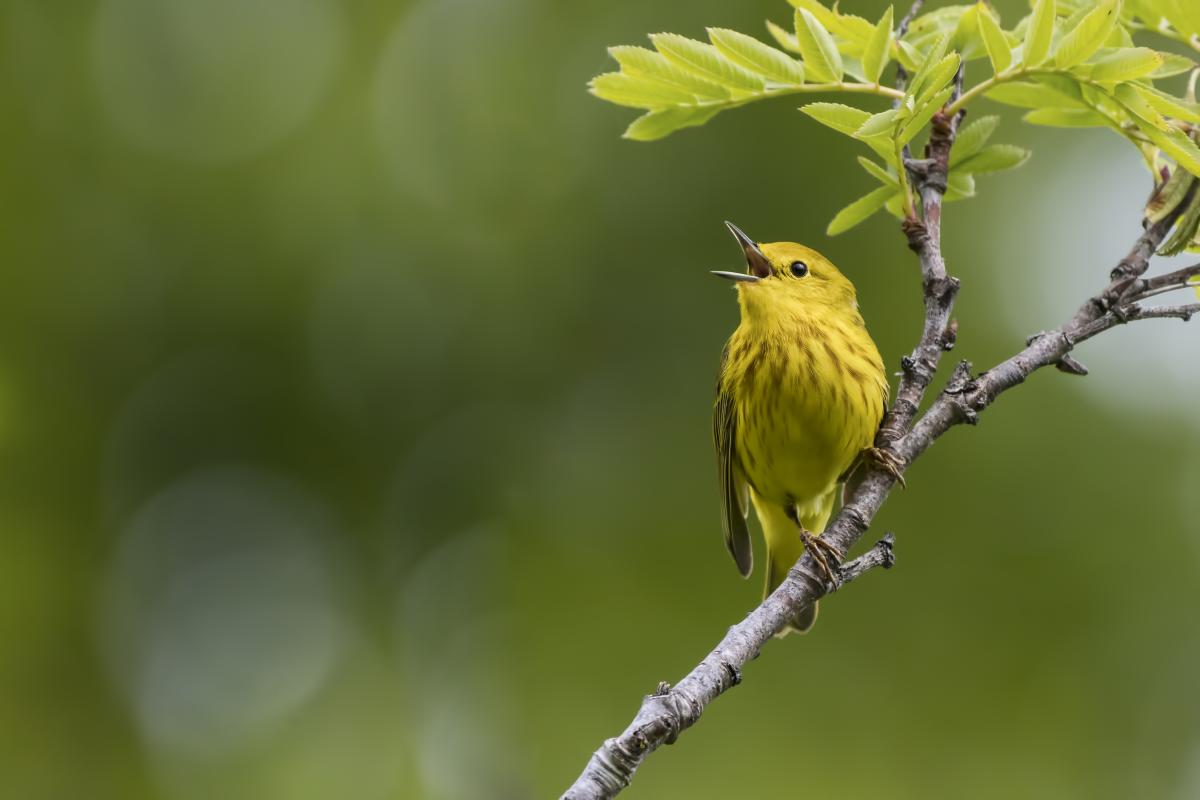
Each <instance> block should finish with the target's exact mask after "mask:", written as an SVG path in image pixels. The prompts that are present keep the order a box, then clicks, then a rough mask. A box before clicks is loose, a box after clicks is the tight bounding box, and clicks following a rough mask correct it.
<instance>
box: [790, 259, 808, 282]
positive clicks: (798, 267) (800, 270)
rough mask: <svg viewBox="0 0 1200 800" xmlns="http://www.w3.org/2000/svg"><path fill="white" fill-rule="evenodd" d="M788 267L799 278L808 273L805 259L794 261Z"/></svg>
mask: <svg viewBox="0 0 1200 800" xmlns="http://www.w3.org/2000/svg"><path fill="white" fill-rule="evenodd" d="M788 269H790V270H791V271H792V274H793V275H795V276H796V277H797V278H803V277H804V276H805V275H807V274H808V264H805V263H804V262H803V261H793V262H792V265H791V266H790V267H788Z"/></svg>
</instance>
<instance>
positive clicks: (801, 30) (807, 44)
mask: <svg viewBox="0 0 1200 800" xmlns="http://www.w3.org/2000/svg"><path fill="white" fill-rule="evenodd" d="M796 42H797V43H798V44H799V45H800V54H801V55H802V56H803V57H804V66H805V68H806V69H807V70H808V77H809V80H811V81H813V82H814V83H837V82H838V81H840V80H841V79H842V56H841V54H840V53H838V49H837V46H836V45H835V44H834V43H833V37H831V36H830V35H829V31H827V30H825V26H823V25H822V24H821V23H820V22H818V21H817V18H816V17H814V16H813V15H812V12H811V11H809V10H808V9H807V8H798V9H796Z"/></svg>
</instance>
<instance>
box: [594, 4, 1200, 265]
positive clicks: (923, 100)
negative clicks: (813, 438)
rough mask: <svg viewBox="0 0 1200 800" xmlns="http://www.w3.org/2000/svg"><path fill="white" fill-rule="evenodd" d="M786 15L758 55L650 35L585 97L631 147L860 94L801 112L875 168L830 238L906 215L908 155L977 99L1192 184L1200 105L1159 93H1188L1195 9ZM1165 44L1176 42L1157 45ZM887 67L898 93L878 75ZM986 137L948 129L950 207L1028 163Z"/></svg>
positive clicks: (719, 40) (971, 129) (1197, 33)
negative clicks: (1095, 138) (984, 180)
mask: <svg viewBox="0 0 1200 800" xmlns="http://www.w3.org/2000/svg"><path fill="white" fill-rule="evenodd" d="M788 2H789V3H790V4H791V6H792V15H791V19H790V20H789V23H790V24H788V25H786V26H785V25H779V24H776V23H775V22H767V34H769V36H767V37H764V39H765V41H764V39H760V38H758V37H755V36H749V35H747V34H744V33H741V32H738V31H734V30H730V29H728V28H718V27H713V28H708V29H706V30H707V36H708V40H707V41H701V40H697V39H691V38H688V37H686V36H681V35H678V34H673V33H660V34H654V35H652V36H650V42H651V45H652V49H650V48H645V47H614V48H611V49H610V51H609V52H610V53H611V54H612V56H613V58H614V59H615V60H616V62H617V64H618V65H619V70H618V71H616V72H610V73H606V74H604V75H599V76H597V77H596V78H594V79H593V80H592V82H591V84H590V90H591V92H592V93H593V94H595V95H596V96H598V97H600V98H602V99H604V100H607V101H609V102H612V103H615V104H618V105H624V106H629V107H633V108H638V109H642V110H643V111H644V112H645V113H644V115H643V116H641V117H639V118H638V119H637V120H636V121H634V123H633V124H632V125H630V126H629V128H628V130H626V132H625V135H626V136H627V137H628V138H630V139H636V140H643V141H645V140H650V139H658V138H661V137H663V136H666V135H668V134H670V133H672V132H674V131H676V130H679V129H681V128H686V127H693V126H698V125H702V124H704V123H706V122H707V121H708V120H710V119H711V118H712V117H713V116H715V115H716V114H717V113H719V112H720V111H723V110H726V109H730V108H735V107H738V106H742V105H745V104H747V103H750V102H756V101H758V100H762V99H768V98H771V97H777V96H779V95H792V94H804V93H817V94H841V95H858V97H857V98H856V99H854V100H852V101H850V102H834V101H831V100H828V99H826V98H820V99H819V100H818V102H810V103H808V104H806V105H803V106H802V110H803V111H804V112H805V113H806V114H807V115H808V116H809V117H811V118H812V119H814V120H816V121H818V122H820V123H822V124H824V125H825V126H827V127H829V128H832V129H833V130H835V131H837V132H838V133H840V134H842V135H845V136H849V137H851V138H853V139H854V140H856V141H858V142H860V143H862V144H863V145H865V146H866V147H867V148H869V150H870V152H871V153H872V154H873V158H872V159H870V160H868V159H862V160H860V163H861V164H862V165H863V168H864V169H865V170H866V171H867V173H868V174H869V175H870V176H871V177H872V178H873V179H874V180H876V181H877V182H878V183H879V185H878V186H877V187H876V188H875V189H873V190H872V191H871V192H869V193H868V194H866V195H865V196H863V197H861V198H859V199H858V200H856V201H854V202H853V203H851V204H850V205H848V206H847V207H846V208H844V209H843V210H842V211H841V212H839V213H838V214H837V216H836V217H835V218H834V220H833V222H832V223H831V224H830V233H839V232H841V231H843V230H848V229H849V228H851V227H853V226H854V225H856V224H858V223H859V222H861V221H863V220H864V219H867V218H868V217H870V216H871V214H874V213H875V212H877V211H879V210H880V209H881V208H882V209H886V210H888V211H889V212H891V213H893V214H905V213H912V210H913V205H914V199H913V196H912V191H911V189H910V187H909V182H908V176H907V172H906V170H905V169H903V168H902V163H903V162H904V158H905V157H906V154H907V153H908V152H909V151H910V150H915V148H916V147H918V146H919V142H920V141H921V137H922V136H923V134H924V132H925V131H927V130H928V129H929V127H930V125H931V123H932V121H933V120H934V119H935V117H937V116H938V114H939V112H942V116H941V117H939V119H941V120H942V122H941V123H939V124H950V121H951V120H955V119H958V112H960V111H963V110H965V109H966V108H967V107H968V106H969V105H971V104H973V103H975V102H976V101H977V100H979V99H982V98H987V99H990V100H993V101H996V102H1000V103H1004V104H1008V105H1014V106H1018V107H1021V108H1024V109H1025V110H1026V113H1025V116H1024V119H1025V121H1026V122H1029V123H1031V124H1034V125H1045V126H1052V127H1058V128H1066V129H1072V128H1087V127H1095V128H1107V129H1109V130H1112V131H1114V132H1116V133H1117V134H1119V135H1121V136H1123V137H1124V138H1126V139H1128V140H1129V141H1130V142H1131V143H1133V144H1134V145H1135V146H1136V147H1137V149H1138V152H1139V153H1140V154H1141V155H1142V156H1143V158H1144V160H1145V161H1146V164H1147V166H1148V167H1150V169H1151V170H1152V172H1153V173H1154V175H1155V178H1156V180H1158V179H1159V178H1160V173H1161V172H1162V171H1163V170H1164V169H1165V170H1166V171H1167V172H1171V173H1176V174H1179V173H1180V170H1182V171H1183V172H1186V173H1187V174H1189V175H1192V176H1197V177H1198V178H1200V146H1197V140H1198V139H1200V134H1197V131H1198V130H1200V104H1198V103H1197V102H1196V98H1195V96H1194V94H1193V91H1194V90H1193V89H1189V90H1188V91H1187V92H1186V93H1183V94H1181V93H1180V91H1179V89H1178V86H1179V85H1180V84H1182V83H1183V82H1184V81H1183V79H1182V78H1180V79H1178V80H1179V83H1176V84H1175V85H1174V86H1172V84H1166V83H1161V81H1163V79H1168V78H1172V77H1174V76H1180V75H1182V74H1184V73H1188V72H1191V73H1192V75H1191V79H1190V81H1188V83H1189V85H1190V86H1192V87H1194V86H1195V84H1196V83H1197V76H1200V69H1198V65H1197V63H1196V58H1200V0H1029V4H1030V10H1029V13H1028V14H1027V15H1026V16H1025V17H1024V18H1021V19H1016V20H1009V21H1008V22H1007V23H1006V21H1005V20H1004V19H1003V18H1002V17H1001V16H1000V15H999V14H998V13H997V11H996V8H995V6H994V5H993V4H992V3H991V2H989V0H977V1H976V2H973V3H969V4H961V5H960V4H952V5H946V6H942V7H939V8H933V9H930V10H928V11H926V12H925V13H922V14H919V15H918V16H917V17H916V18H915V19H912V20H910V21H909V25H908V26H907V29H906V30H905V31H903V32H901V31H899V30H898V29H897V28H896V25H897V20H896V13H895V10H894V8H891V7H889V8H887V9H886V10H885V11H884V13H883V14H882V15H881V16H880V18H879V19H878V20H875V21H872V20H868V19H865V18H863V17H860V16H857V15H855V14H851V13H846V12H843V11H842V10H841V9H840V8H839V7H838V5H837V4H836V3H833V4H829V5H827V4H826V3H824V2H822V1H821V0H788ZM1164 38H1165V39H1168V40H1170V41H1171V42H1173V44H1171V45H1169V46H1166V47H1164V46H1163V45H1162V43H1161V40H1162V39H1164ZM1186 53H1191V54H1192V56H1195V58H1194V57H1192V56H1189V55H1187V54H1186ZM893 61H894V62H896V63H897V65H898V67H903V70H904V75H903V78H904V80H900V81H897V80H895V79H894V78H889V77H888V76H889V72H888V67H889V65H890V64H891V63H892V62H893ZM972 62H974V63H972ZM968 65H970V68H969V69H966V67H967V66H968ZM964 70H965V71H964ZM964 77H965V78H967V79H969V81H968V82H967V83H966V84H965V85H964ZM814 99H818V98H814ZM844 99H845V98H839V100H844ZM997 123H998V119H997V118H996V117H987V116H985V117H982V118H979V119H975V120H974V121H973V122H972V123H971V124H968V125H965V126H963V127H962V128H961V130H959V131H958V133H957V137H958V138H957V143H956V144H955V145H954V148H953V150H952V152H951V163H950V173H949V175H948V177H947V184H948V185H947V191H946V195H945V197H946V199H947V200H948V201H952V200H958V199H963V198H966V197H970V196H972V195H973V194H974V192H975V188H976V176H978V175H984V174H990V173H992V172H998V171H1001V170H1006V169H1011V168H1013V167H1016V166H1018V165H1020V164H1021V163H1023V162H1024V161H1025V160H1026V159H1027V158H1028V156H1029V154H1028V152H1026V151H1025V150H1022V149H1020V148H1017V147H1013V146H1011V145H1004V144H988V143H987V140H988V138H989V137H990V136H991V135H992V134H993V133H994V131H995V130H996V127H997ZM1172 162H1173V163H1172ZM1194 194H1196V195H1198V196H1200V191H1197V192H1195V193H1194ZM1196 214H1197V218H1200V204H1198V206H1197V211H1196ZM1181 235H1182V234H1181ZM1187 242H1188V244H1191V243H1192V238H1191V237H1187Z"/></svg>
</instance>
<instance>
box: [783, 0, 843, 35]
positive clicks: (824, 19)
mask: <svg viewBox="0 0 1200 800" xmlns="http://www.w3.org/2000/svg"><path fill="white" fill-rule="evenodd" d="M788 2H789V3H791V4H792V7H793V8H795V9H796V10H797V11H799V10H800V9H802V8H803V9H805V10H806V11H808V13H810V14H812V15H813V16H814V17H816V18H817V20H818V21H820V23H821V24H822V25H824V26H825V28H826V29H832V28H835V27H837V24H838V20H837V17H838V15H837V12H836V11H833V10H831V9H828V8H826V7H825V6H824V5H822V4H821V2H820V0H788Z"/></svg>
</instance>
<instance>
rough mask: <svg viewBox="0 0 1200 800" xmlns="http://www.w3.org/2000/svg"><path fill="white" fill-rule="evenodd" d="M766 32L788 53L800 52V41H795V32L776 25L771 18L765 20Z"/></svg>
mask: <svg viewBox="0 0 1200 800" xmlns="http://www.w3.org/2000/svg"><path fill="white" fill-rule="evenodd" d="M767 32H768V33H770V34H771V38H773V39H774V40H775V41H776V42H778V43H779V46H780V47H782V48H783V49H784V50H787V51H788V52H789V53H796V54H799V53H800V43H799V42H797V41H796V34H794V33H792V32H791V31H789V30H787V29H786V28H783V27H781V26H779V25H776V24H775V23H774V22H771V20H767Z"/></svg>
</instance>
